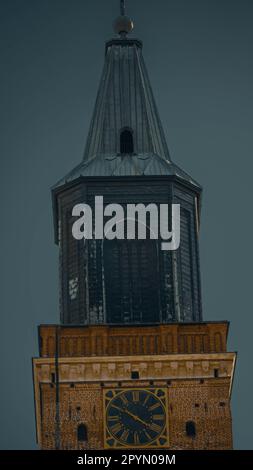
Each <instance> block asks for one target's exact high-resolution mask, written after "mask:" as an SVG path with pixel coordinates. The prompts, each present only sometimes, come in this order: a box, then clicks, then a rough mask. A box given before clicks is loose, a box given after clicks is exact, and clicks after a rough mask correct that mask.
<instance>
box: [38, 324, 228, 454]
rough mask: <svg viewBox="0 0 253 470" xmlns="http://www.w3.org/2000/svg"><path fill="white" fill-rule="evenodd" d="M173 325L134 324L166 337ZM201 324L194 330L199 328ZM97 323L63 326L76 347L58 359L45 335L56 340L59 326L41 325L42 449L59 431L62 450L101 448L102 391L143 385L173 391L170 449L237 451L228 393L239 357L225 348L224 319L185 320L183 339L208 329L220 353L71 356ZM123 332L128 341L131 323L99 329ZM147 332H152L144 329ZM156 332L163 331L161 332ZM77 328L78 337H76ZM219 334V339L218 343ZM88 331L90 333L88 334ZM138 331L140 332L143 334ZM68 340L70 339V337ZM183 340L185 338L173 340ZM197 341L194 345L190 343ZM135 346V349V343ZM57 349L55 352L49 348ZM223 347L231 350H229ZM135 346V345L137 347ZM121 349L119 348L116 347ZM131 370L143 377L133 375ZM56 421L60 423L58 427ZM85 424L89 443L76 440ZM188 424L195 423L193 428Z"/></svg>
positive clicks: (181, 331) (169, 410) (52, 443)
mask: <svg viewBox="0 0 253 470" xmlns="http://www.w3.org/2000/svg"><path fill="white" fill-rule="evenodd" d="M175 327H176V326H175V325H172V326H171V325H167V326H161V327H159V326H158V327H152V328H151V327H143V328H141V329H139V330H138V329H136V328H134V330H135V331H137V332H138V334H139V335H140V337H141V336H143V337H145V335H146V334H149V335H150V334H151V331H152V333H153V335H154V336H157V337H158V338H159V339H160V340H161V339H162V334H164V335H165V337H167V335H168V331H170V332H171V328H172V329H173V328H174V329H175ZM194 329H195V332H194ZM96 330H97V327H96V328H85V327H78V328H62V329H61V330H60V335H63V337H64V338H65V340H66V342H68V341H69V344H71V345H72V346H71V348H73V349H69V350H68V355H66V356H61V355H60V357H59V358H58V361H57V362H56V359H55V357H53V350H54V348H55V344H54V342H53V339H52V340H51V343H50V342H49V343H48V344H49V349H48V350H47V353H48V354H47V356H46V355H45V352H46V350H45V349H44V350H43V347H45V344H46V342H45V339H47V341H48V340H49V338H54V336H53V333H54V332H55V327H54V326H50V327H47V326H44V327H41V328H40V334H41V335H42V337H43V341H42V344H43V343H44V346H43V345H42V351H44V357H43V355H42V357H41V358H38V359H34V361H33V363H34V379H35V403H36V414H37V435H38V442H39V445H40V447H41V448H43V449H51V448H55V446H56V433H57V432H58V434H59V441H60V448H62V449H78V448H83V449H103V448H104V445H105V443H104V426H105V425H106V423H105V416H104V412H103V389H114V388H118V387H119V386H120V387H121V388H122V390H123V389H127V388H129V387H131V388H132V387H139V388H143V389H147V388H150V387H163V388H166V389H167V394H168V397H167V398H168V405H167V410H166V413H167V418H168V429H169V443H170V445H169V448H171V449H177V448H178V449H181V448H182V449H230V448H232V425H231V413H230V393H231V384H232V380H233V373H234V365H235V354H234V353H228V352H226V343H224V344H223V339H224V341H225V339H226V334H227V324H226V323H206V324H203V325H202V324H197V325H195V328H193V326H192V325H180V326H178V328H177V334H176V333H175V332H174V334H175V337H176V338H177V340H178V339H179V338H181V337H182V336H184V335H185V336H186V337H187V338H189V337H197V338H198V337H199V335H200V333H201V334H204V335H205V334H206V335H207V337H208V342H207V344H209V345H210V349H212V350H213V349H215V348H216V349H219V351H217V352H210V351H208V352H206V353H198V354H197V353H190V352H187V353H182V352H181V351H179V353H178V352H173V353H168V350H166V348H165V350H164V353H163V354H155V353H154V354H153V355H151V354H150V352H149V353H147V354H146V355H145V354H142V355H138V354H136V355H134V354H133V352H132V354H131V355H130V354H129V355H127V356H123V355H102V354H100V355H98V356H91V355H86V356H85V355H82V356H77V355H76V354H75V356H74V354H73V355H72V354H71V352H72V351H76V350H75V349H74V347H73V345H74V339H75V338H76V335H77V333H78V334H79V336H80V337H82V338H85V337H86V338H87V335H88V338H89V341H90V344H95V343H92V341H93V340H94V332H95V331H96ZM119 330H120V331H121V335H122V338H124V337H126V336H127V335H130V337H133V336H132V329H131V328H129V327H125V328H118V329H111V330H110V329H109V331H108V328H100V336H98V331H97V335H95V337H96V336H97V337H101V338H103V333H106V334H105V336H104V337H106V338H107V337H113V335H114V334H116V335H118V334H119ZM146 330H147V331H146ZM156 330H157V331H156ZM71 333H72V334H73V336H71ZM217 334H219V335H220V336H219V338H220V339H219V342H218V343H216V342H215V338H217ZM89 335H90V336H89ZM137 336H138V335H137ZM66 338H67V339H68V341H67V339H66ZM175 344H177V345H178V344H180V341H175ZM190 344H193V343H190ZM131 347H133V346H131ZM50 348H51V349H50ZM224 349H225V350H224ZM132 351H133V349H132ZM115 352H116V348H115ZM56 367H58V376H59V384H58V390H59V419H58V421H57V418H56V406H55V403H56V387H57V384H56V382H55V377H56V372H57V371H56ZM133 372H134V373H135V375H136V374H137V379H136V378H135V379H134V380H133V375H132V374H133ZM187 423H194V427H195V435H194V436H192V435H190V436H189V435H187ZM57 424H58V427H57ZM79 425H84V426H85V429H86V431H87V436H88V440H87V441H78V426H79ZM188 427H189V425H188Z"/></svg>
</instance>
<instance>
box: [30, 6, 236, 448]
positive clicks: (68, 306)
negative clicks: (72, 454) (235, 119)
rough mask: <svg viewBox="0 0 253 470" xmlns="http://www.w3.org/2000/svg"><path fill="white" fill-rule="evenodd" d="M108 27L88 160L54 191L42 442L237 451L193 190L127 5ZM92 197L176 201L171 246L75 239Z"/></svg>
mask: <svg viewBox="0 0 253 470" xmlns="http://www.w3.org/2000/svg"><path fill="white" fill-rule="evenodd" d="M114 29H115V37H114V38H113V39H111V40H110V41H108V42H107V43H106V48H105V64H104V68H103V72H102V77H101V81H100V85H99V89H98V94H97V99H96V103H95V109H94V112H93V116H92V120H91V124H90V129H89V133H88V138H87V143H86V148H85V152H84V156H83V160H82V162H81V163H80V164H79V165H78V166H77V167H76V168H74V169H73V170H72V171H70V172H69V173H68V174H67V175H66V176H65V177H64V178H63V179H61V180H60V181H59V182H58V183H57V184H56V185H55V186H54V187H53V189H52V197H53V210H54V227H55V242H56V244H57V245H58V247H59V274H60V324H59V325H40V326H39V358H35V359H33V372H34V392H35V409H36V424H37V440H38V444H39V447H40V448H42V449H126V448H130V449H134V448H136V449H142V448H145V449H152V448H164V449H231V448H232V420H231V411H230V397H231V388H232V381H233V374H234V366H235V359H236V355H235V353H230V352H227V348H226V342H227V334H228V326H229V325H228V322H226V321H223V322H206V321H203V319H202V307H201V289H200V268H199V249H198V233H199V219H200V202H201V187H200V185H199V184H198V183H197V182H196V181H195V180H194V179H193V178H192V177H191V176H189V175H188V174H187V173H186V172H185V171H183V170H182V169H181V168H179V167H178V166H177V165H176V164H175V163H174V162H172V160H171V158H170V154H169V151H168V147H167V143H166V139H165V135H164V132H163V128H162V124H161V121H160V118H159V114H158V110H157V107H156V103H155V100H154V96H153V93H152V89H151V85H150V81H149V77H148V74H147V70H146V67H145V63H144V60H143V55H142V42H141V41H140V40H138V39H134V38H132V37H131V32H132V29H133V23H132V21H131V19H130V18H129V17H127V16H126V15H125V5H124V2H122V1H121V15H120V16H119V17H118V18H117V20H116V21H115V24H114ZM96 196H100V198H101V197H103V207H104V206H106V205H108V204H120V205H121V206H122V207H123V208H124V207H126V206H127V205H129V204H143V205H145V207H147V206H148V205H150V204H156V205H160V204H169V206H170V207H171V205H172V204H179V205H180V245H179V248H178V249H176V250H174V251H166V250H163V249H161V242H162V240H160V239H153V238H152V237H151V236H150V237H147V238H146V239H141V240H138V239H134V238H133V239H131V240H129V239H112V240H110V239H107V238H103V237H96V236H95V235H96V233H95V232H96V229H95V226H93V229H92V234H91V235H92V236H91V237H90V238H89V239H86V240H76V239H75V238H74V237H73V233H72V230H73V224H74V222H75V221H76V217H75V216H74V215H73V207H74V206H76V205H77V204H87V205H89V207H90V208H91V209H92V210H93V211H94V213H95V209H96V204H95V201H96V199H95V198H96ZM100 201H101V199H100ZM112 215H113V214H112ZM93 222H94V221H93ZM146 228H147V229H150V224H149V222H147V227H146Z"/></svg>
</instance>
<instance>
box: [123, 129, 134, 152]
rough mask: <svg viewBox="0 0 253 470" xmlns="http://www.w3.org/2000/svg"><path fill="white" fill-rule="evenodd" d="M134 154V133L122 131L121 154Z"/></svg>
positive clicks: (128, 130) (129, 130)
mask: <svg viewBox="0 0 253 470" xmlns="http://www.w3.org/2000/svg"><path fill="white" fill-rule="evenodd" d="M133 152H134V140H133V132H132V131H131V129H122V131H121V133H120V153H122V154H131V153H133Z"/></svg>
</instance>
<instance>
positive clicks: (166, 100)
mask: <svg viewBox="0 0 253 470" xmlns="http://www.w3.org/2000/svg"><path fill="white" fill-rule="evenodd" d="M118 5H119V1H118V0H106V1H102V0H0V44H1V54H0V60H1V64H0V66H1V74H0V90H1V107H0V114H1V116H0V126H1V139H0V165H1V169H0V177H1V185H0V191H1V199H0V201H1V232H0V237H1V240H0V250H1V253H0V256H1V257H0V259H1V278H0V288H1V295H0V312H1V342H0V345H1V351H0V352H1V388H0V393H1V397H0V405H1V407H2V409H1V423H2V426H1V431H0V448H2V449H13V448H16V449H34V448H36V443H35V420H34V405H33V386H32V369H31V357H32V356H34V355H37V353H38V349H37V346H38V345H37V325H38V324H40V323H54V322H57V321H58V319H59V314H58V278H57V276H58V265H57V263H58V258H57V256H58V252H57V247H56V246H54V241H53V225H52V210H51V199H50V187H51V186H52V185H53V184H54V183H55V182H56V181H57V180H58V179H59V178H60V177H62V176H63V175H64V174H66V173H67V172H68V171H69V170H70V169H71V168H72V167H73V166H74V165H76V164H77V163H79V162H80V160H81V158H82V153H83V149H84V144H85V140H86V136H87V130H88V125H89V121H90V118H91V113H92V109H93V105H94V101H95V96H96V91H97V87H98V82H99V78H100V74H101V70H102V65H103V60H104V42H105V40H107V39H109V38H110V37H111V35H112V27H111V24H112V21H113V19H114V18H115V17H116V16H117V14H118V9H119V7H118ZM127 13H129V14H130V15H131V16H132V17H133V19H134V22H135V34H134V35H136V36H137V37H139V38H140V39H142V40H143V42H144V50H143V53H144V57H145V60H146V64H147V67H148V70H149V75H150V79H151V83H152V85H153V90H154V94H155V97H156V100H157V104H158V108H159V110H160V115H161V118H162V122H163V125H164V129H165V133H166V136H167V141H168V145H169V148H170V152H171V156H172V158H173V160H174V161H175V162H176V163H178V164H179V165H180V166H181V167H182V168H184V169H185V170H186V171H187V172H188V173H190V174H191V175H192V176H193V177H194V178H195V179H196V180H197V181H199V182H200V183H201V184H202V185H203V187H204V194H203V210H202V222H201V240H200V242H201V247H200V248H201V272H202V286H203V289H202V291H203V303H204V319H205V320H229V321H230V322H231V325H230V334H229V349H230V350H232V351H234V350H236V351H238V352H239V356H238V362H237V370H236V376H235V382H234V389H233V400H232V404H233V423H234V444H235V448H237V449H246V448H248V449H252V437H253V436H252V434H253V431H252V418H253V416H252V388H253V380H252V330H253V315H252V303H253V302H252V299H253V287H252V281H253V275H252V265H253V262H252V261H253V260H252V239H253V237H252V228H253V222H252V213H253V211H252V202H253V201H252V199H253V198H252V172H253V151H252V150H253V148H252V147H253V144H252V123H253V111H252V109H253V91H252V83H253V54H252V44H253V27H252V24H253V2H252V0H156V1H153V0H138V1H136V0H128V1H127Z"/></svg>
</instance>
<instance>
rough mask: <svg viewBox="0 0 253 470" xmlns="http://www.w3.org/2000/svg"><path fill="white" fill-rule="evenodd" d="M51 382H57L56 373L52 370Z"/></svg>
mask: <svg viewBox="0 0 253 470" xmlns="http://www.w3.org/2000/svg"><path fill="white" fill-rule="evenodd" d="M51 382H52V383H53V384H54V383H55V373H54V372H52V374H51Z"/></svg>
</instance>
